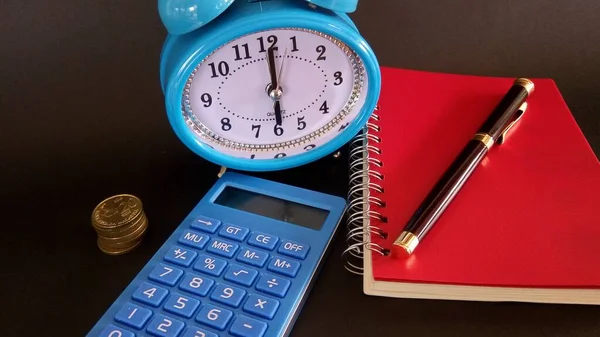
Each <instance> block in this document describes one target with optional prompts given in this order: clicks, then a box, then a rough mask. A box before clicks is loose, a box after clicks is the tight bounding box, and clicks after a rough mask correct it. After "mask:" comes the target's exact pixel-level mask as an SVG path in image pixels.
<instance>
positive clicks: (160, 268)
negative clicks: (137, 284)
mask: <svg viewBox="0 0 600 337" xmlns="http://www.w3.org/2000/svg"><path fill="white" fill-rule="evenodd" d="M181 275H183V270H181V269H177V268H174V267H170V266H167V265H166V264H163V263H159V264H158V265H156V267H154V270H152V272H151V273H150V275H148V278H149V279H151V280H152V281H156V282H159V283H162V284H164V285H168V286H171V287H172V286H174V285H175V284H177V281H179V279H180V278H181Z"/></svg>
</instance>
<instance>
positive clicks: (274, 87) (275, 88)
mask: <svg viewBox="0 0 600 337" xmlns="http://www.w3.org/2000/svg"><path fill="white" fill-rule="evenodd" d="M267 56H268V60H269V62H268V63H269V74H270V75H271V88H270V90H269V96H270V97H271V98H272V99H273V100H274V101H273V110H275V123H277V125H281V123H282V122H283V121H282V119H283V118H282V117H281V104H280V103H279V98H280V95H281V90H280V88H279V83H278V81H277V70H276V69H275V51H274V48H273V47H270V48H269V49H268V51H267Z"/></svg>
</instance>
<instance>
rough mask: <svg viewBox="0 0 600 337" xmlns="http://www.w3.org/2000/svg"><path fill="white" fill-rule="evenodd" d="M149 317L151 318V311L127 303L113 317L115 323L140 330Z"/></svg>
mask: <svg viewBox="0 0 600 337" xmlns="http://www.w3.org/2000/svg"><path fill="white" fill-rule="evenodd" d="M150 316H152V311H150V310H148V309H146V308H142V307H140V306H137V305H135V304H133V303H129V302H127V303H125V305H124V306H123V307H122V308H121V310H119V312H117V314H116V315H115V321H117V322H119V323H123V324H126V325H128V326H130V327H132V328H136V329H141V328H142V327H143V326H144V324H146V322H148V320H149V319H150ZM117 336H118V334H117Z"/></svg>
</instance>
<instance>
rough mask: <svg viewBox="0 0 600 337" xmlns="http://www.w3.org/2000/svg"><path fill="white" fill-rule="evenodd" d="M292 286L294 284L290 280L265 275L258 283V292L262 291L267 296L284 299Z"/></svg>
mask: <svg viewBox="0 0 600 337" xmlns="http://www.w3.org/2000/svg"><path fill="white" fill-rule="evenodd" d="M290 284H292V282H290V281H289V280H286V279H283V278H281V277H278V276H273V275H269V274H264V275H262V276H261V277H260V279H259V280H258V283H256V290H258V291H262V292H263V293H265V294H269V295H273V296H277V297H284V296H285V294H287V291H288V289H289V288H290Z"/></svg>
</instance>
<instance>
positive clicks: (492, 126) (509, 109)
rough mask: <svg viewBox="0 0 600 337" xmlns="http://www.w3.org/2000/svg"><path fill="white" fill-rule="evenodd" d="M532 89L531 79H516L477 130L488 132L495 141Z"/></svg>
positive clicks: (482, 132)
mask: <svg viewBox="0 0 600 337" xmlns="http://www.w3.org/2000/svg"><path fill="white" fill-rule="evenodd" d="M532 91H533V83H532V82H531V81H529V80H527V79H521V78H520V79H517V80H516V81H515V83H514V84H513V86H512V87H511V88H510V89H509V90H508V92H506V94H505V95H504V97H502V99H501V100H500V102H498V105H496V107H495V108H494V110H493V111H492V113H491V114H490V115H489V117H488V118H487V119H486V120H485V122H484V123H483V124H482V125H481V127H480V128H479V131H478V132H479V133H481V134H488V135H489V136H490V137H491V138H492V140H493V141H494V142H495V141H497V140H498V138H499V137H500V135H501V134H502V132H503V131H504V130H505V128H506V126H507V125H508V124H510V122H511V121H512V120H514V118H515V115H516V114H517V111H518V109H519V107H520V106H521V104H523V102H525V100H526V99H527V97H529V94H530V93H531V92H532Z"/></svg>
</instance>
